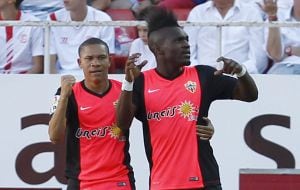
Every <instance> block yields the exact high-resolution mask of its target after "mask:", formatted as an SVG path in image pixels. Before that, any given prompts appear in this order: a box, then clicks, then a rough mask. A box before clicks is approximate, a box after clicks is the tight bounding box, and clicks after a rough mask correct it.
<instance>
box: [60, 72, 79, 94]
mask: <svg viewBox="0 0 300 190" xmlns="http://www.w3.org/2000/svg"><path fill="white" fill-rule="evenodd" d="M75 82H76V79H75V77H74V76H73V75H63V76H62V77H61V79H60V83H61V92H60V97H61V98H67V97H69V96H70V95H71V93H72V86H73V85H74V84H75Z"/></svg>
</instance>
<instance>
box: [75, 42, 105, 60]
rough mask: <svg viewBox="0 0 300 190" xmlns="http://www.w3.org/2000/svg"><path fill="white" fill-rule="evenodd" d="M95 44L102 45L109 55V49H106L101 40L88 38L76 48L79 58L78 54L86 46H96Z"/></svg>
mask: <svg viewBox="0 0 300 190" xmlns="http://www.w3.org/2000/svg"><path fill="white" fill-rule="evenodd" d="M97 44H99V45H104V46H105V47H106V50H107V54H109V48H108V45H107V43H105V42H104V41H103V40H101V39H99V38H89V39H87V40H85V41H84V42H82V43H81V44H80V46H79V48H78V55H79V57H80V53H81V51H82V49H83V48H84V47H86V46H88V45H97Z"/></svg>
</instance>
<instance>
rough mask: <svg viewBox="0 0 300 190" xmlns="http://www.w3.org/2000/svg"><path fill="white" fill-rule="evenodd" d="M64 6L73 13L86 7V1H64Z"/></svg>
mask: <svg viewBox="0 0 300 190" xmlns="http://www.w3.org/2000/svg"><path fill="white" fill-rule="evenodd" d="M64 6H65V8H66V9H67V10H68V11H73V10H76V9H80V8H83V7H85V6H86V0H64Z"/></svg>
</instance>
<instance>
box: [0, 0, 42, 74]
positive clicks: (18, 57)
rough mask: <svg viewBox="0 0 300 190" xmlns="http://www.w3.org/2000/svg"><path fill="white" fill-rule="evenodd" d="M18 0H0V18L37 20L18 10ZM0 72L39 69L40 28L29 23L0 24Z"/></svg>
mask: <svg viewBox="0 0 300 190" xmlns="http://www.w3.org/2000/svg"><path fill="white" fill-rule="evenodd" d="M21 2H22V0H15V1H10V0H2V1H0V21H2V20H9V21H39V19H38V18H36V17H34V16H33V15H30V14H26V13H24V12H22V11H20V10H19V6H20V4H21ZM0 47H1V48H0V73H1V74H9V73H11V74H18V73H19V74H23V73H43V51H44V50H43V30H42V28H39V27H32V26H26V27H23V26H18V27H15V26H5V27H0Z"/></svg>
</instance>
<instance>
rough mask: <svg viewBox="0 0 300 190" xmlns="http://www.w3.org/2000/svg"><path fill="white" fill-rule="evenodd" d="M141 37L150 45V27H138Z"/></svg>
mask: <svg viewBox="0 0 300 190" xmlns="http://www.w3.org/2000/svg"><path fill="white" fill-rule="evenodd" d="M137 30H138V34H139V37H140V38H141V39H142V40H143V42H144V43H145V44H148V27H147V26H137Z"/></svg>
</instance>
